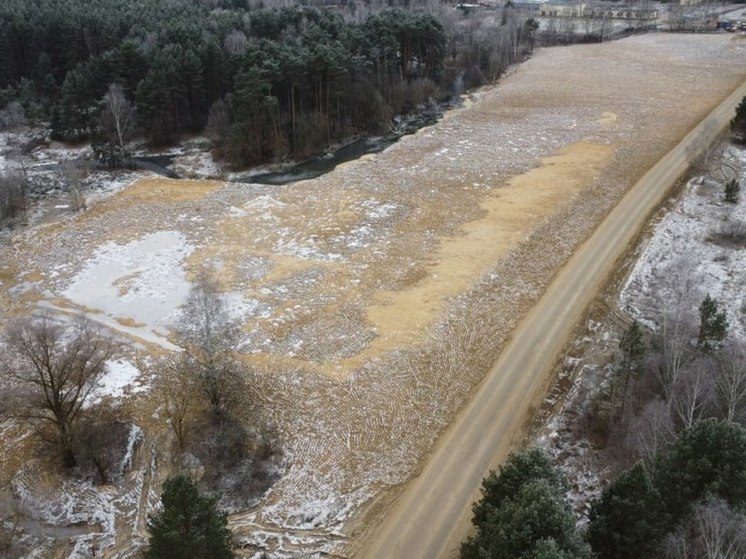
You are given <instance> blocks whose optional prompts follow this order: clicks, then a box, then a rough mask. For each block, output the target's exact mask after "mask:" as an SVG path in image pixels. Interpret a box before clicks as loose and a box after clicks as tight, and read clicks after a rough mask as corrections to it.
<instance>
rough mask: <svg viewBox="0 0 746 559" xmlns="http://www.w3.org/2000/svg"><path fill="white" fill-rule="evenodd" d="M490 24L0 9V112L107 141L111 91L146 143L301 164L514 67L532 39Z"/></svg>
mask: <svg viewBox="0 0 746 559" xmlns="http://www.w3.org/2000/svg"><path fill="white" fill-rule="evenodd" d="M352 11H354V10H352ZM348 16H349V14H348ZM499 25H500V26H501V27H504V28H505V29H504V30H503V31H504V32H502V33H501V34H500V37H501V38H500V40H499V41H493V40H491V39H485V41H482V42H483V43H485V44H487V43H490V44H491V43H494V45H493V46H490V47H489V48H485V46H484V44H478V45H477V44H475V43H476V42H475V41H474V39H473V38H472V37H471V36H470V35H469V34H468V33H467V34H464V33H463V32H460V31H459V32H457V31H453V32H448V33H447V32H446V30H445V29H444V26H443V25H442V24H441V22H440V21H439V20H438V19H436V18H435V17H434V16H432V15H429V14H427V13H425V12H421V11H409V10H405V9H399V8H386V9H382V10H380V11H377V12H375V13H373V12H371V13H370V15H368V16H367V17H365V18H353V17H347V18H346V19H345V18H343V17H342V15H340V14H338V13H332V12H329V11H325V10H320V9H316V8H310V7H302V6H298V7H284V8H280V9H254V10H252V9H249V7H248V6H247V5H246V2H243V1H240V0H235V1H230V0H216V1H211V2H199V1H197V0H175V1H173V2H159V1H155V0H138V1H135V2H118V1H116V0H105V1H101V2H95V3H91V2H84V1H81V0H61V1H60V2H46V1H44V0H33V1H26V0H9V1H7V2H3V3H2V6H0V108H2V107H3V106H6V105H8V104H10V103H12V102H16V101H20V102H21V104H22V105H23V108H24V109H25V111H26V113H27V114H28V115H29V116H30V117H32V118H34V117H35V118H41V119H49V120H50V121H51V126H52V132H53V135H54V136H55V137H56V138H59V139H62V140H82V139H88V138H92V139H94V140H96V141H98V142H108V143H109V144H111V143H112V140H111V137H110V136H111V135H110V134H109V135H107V134H106V133H105V131H102V130H101V128H102V126H101V119H102V112H105V111H106V110H107V107H110V106H111V103H110V101H111V99H109V101H108V102H107V100H106V99H105V97H106V96H107V94H109V95H110V94H111V92H112V89H111V88H112V86H113V85H115V86H116V87H117V88H118V89H117V91H119V92H121V94H122V95H123V97H124V101H125V102H126V103H130V104H131V105H132V107H133V109H135V110H136V115H137V118H136V121H137V123H139V125H140V127H141V130H142V131H143V133H144V134H145V136H146V137H147V139H148V140H149V141H150V142H152V143H154V144H164V143H169V142H173V141H175V140H177V139H178V137H179V135H181V134H185V133H187V134H189V133H196V132H200V131H202V130H203V129H205V127H207V129H208V131H209V133H210V135H211V137H212V138H213V140H214V145H215V148H216V152H217V155H218V156H220V157H222V158H224V159H225V160H227V161H228V162H229V163H231V164H234V165H236V166H238V165H246V164H251V163H254V162H257V161H265V160H267V159H272V158H281V157H284V156H287V155H293V156H303V155H306V154H308V153H309V152H311V151H314V150H318V149H319V147H320V146H323V145H327V144H329V143H331V142H334V141H338V140H341V139H343V138H345V137H349V136H351V135H354V134H359V133H366V132H372V131H377V130H381V129H382V128H384V127H385V126H387V124H388V123H389V122H390V119H391V117H392V115H394V114H398V113H402V112H406V111H408V110H411V109H412V108H413V107H414V106H416V105H417V104H420V103H422V102H423V101H425V100H427V99H428V98H429V97H431V96H437V95H439V94H442V93H443V92H448V91H450V90H451V89H452V87H453V85H454V83H455V82H457V81H458V82H459V83H461V81H463V77H464V74H465V73H467V71H468V72H471V74H474V73H475V72H476V73H478V74H482V75H485V76H490V77H495V75H494V74H495V73H496V69H497V73H498V74H499V72H500V71H502V70H504V67H505V66H506V65H507V63H510V62H513V61H514V60H516V59H518V58H520V57H522V56H526V55H527V53H528V51H529V49H530V43H531V41H532V33H533V30H534V29H535V28H534V27H531V26H524V25H522V24H521V22H517V21H516V17H515V15H514V12H513V11H512V10H510V13H508V14H503V16H502V21H501V22H500V24H499ZM452 27H454V29H455V27H458V26H452ZM462 27H463V26H462ZM493 39H494V37H493ZM498 43H499V47H500V50H501V52H502V54H501V55H500V56H496V55H495V52H494V50H495V48H497V45H498ZM465 53H466V54H465ZM447 54H448V55H449V56H446V55H447ZM475 55H476V56H475ZM459 63H464V64H465V66H464V67H462V68H457V69H456V70H455V71H454V70H453V67H454V65H457V64H459ZM446 64H450V66H451V70H450V71H445V65H446ZM471 81H475V80H471ZM476 81H479V80H476ZM103 118H104V120H105V121H107V122H111V119H110V118H107V117H106V116H104V117H103ZM120 139H121V137H120Z"/></svg>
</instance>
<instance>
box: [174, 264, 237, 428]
mask: <svg viewBox="0 0 746 559" xmlns="http://www.w3.org/2000/svg"><path fill="white" fill-rule="evenodd" d="M176 334H177V339H178V343H179V345H180V346H181V347H182V348H183V349H184V351H185V352H186V354H187V355H188V356H189V357H190V359H191V360H193V362H194V364H195V366H196V367H197V369H198V372H199V378H200V384H201V386H202V390H203V391H204V393H205V396H206V397H207V400H208V402H209V404H210V408H211V409H212V411H213V413H215V414H216V415H221V414H222V413H224V412H226V411H229V408H230V407H231V405H232V404H233V403H234V402H235V398H236V397H237V396H238V394H237V390H236V388H237V387H239V386H241V384H242V383H241V377H242V371H241V365H240V363H239V362H238V360H237V359H236V357H235V350H236V346H237V345H238V334H239V330H238V325H237V323H236V321H235V320H233V319H232V318H231V316H230V314H229V313H228V308H227V305H226V302H225V298H224V297H223V296H222V294H221V292H220V286H219V284H218V282H217V280H216V279H215V277H214V274H213V272H212V271H211V270H202V271H201V272H200V273H199V275H198V276H197V279H196V281H195V282H194V285H193V286H192V289H191V291H190V293H189V297H188V298H187V301H186V303H185V304H184V310H183V315H182V318H181V320H180V322H179V324H178V325H177V328H176Z"/></svg>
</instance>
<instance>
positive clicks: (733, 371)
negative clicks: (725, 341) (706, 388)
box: [716, 349, 746, 423]
mask: <svg viewBox="0 0 746 559" xmlns="http://www.w3.org/2000/svg"><path fill="white" fill-rule="evenodd" d="M716 388H717V394H718V401H719V404H720V407H721V409H722V410H723V413H724V415H725V420H726V421H728V422H729V423H733V422H735V421H738V420H739V419H740V418H741V416H742V414H743V411H744V407H745V406H746V355H744V353H743V351H741V350H738V349H730V350H728V351H724V352H723V354H722V355H721V356H720V358H719V359H718V375H717V380H716Z"/></svg>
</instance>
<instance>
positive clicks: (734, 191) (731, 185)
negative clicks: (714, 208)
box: [725, 179, 741, 204]
mask: <svg viewBox="0 0 746 559" xmlns="http://www.w3.org/2000/svg"><path fill="white" fill-rule="evenodd" d="M740 193H741V185H740V184H739V183H738V181H737V180H736V179H732V180H729V181H728V182H727V183H725V201H726V202H728V203H729V204H738V197H739V195H740Z"/></svg>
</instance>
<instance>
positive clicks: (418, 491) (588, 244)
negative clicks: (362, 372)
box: [359, 83, 746, 559]
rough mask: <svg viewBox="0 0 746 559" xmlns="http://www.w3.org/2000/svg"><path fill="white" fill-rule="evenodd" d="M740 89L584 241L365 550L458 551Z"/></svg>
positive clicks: (411, 558) (390, 554) (745, 88)
mask: <svg viewBox="0 0 746 559" xmlns="http://www.w3.org/2000/svg"><path fill="white" fill-rule="evenodd" d="M744 95H746V83H745V84H743V85H741V86H740V87H739V88H738V89H736V90H735V91H734V92H733V93H732V94H731V95H730V96H729V97H728V98H727V99H726V100H725V101H723V102H722V103H721V104H720V105H719V106H718V107H717V108H716V109H715V110H714V111H713V112H712V113H711V114H710V115H709V116H708V117H706V118H705V119H704V120H703V121H702V122H701V123H700V124H699V125H698V126H697V127H696V128H694V129H693V130H692V131H691V132H690V133H689V134H687V136H686V137H685V138H684V139H683V140H682V141H681V142H680V143H679V144H678V145H677V146H676V147H675V148H674V149H673V150H672V151H670V152H669V153H668V154H667V155H666V156H665V157H663V159H661V160H660V161H659V162H658V163H657V164H656V165H655V166H654V167H653V168H652V169H651V170H650V171H648V172H647V173H646V174H645V175H644V176H643V177H642V179H640V181H639V182H638V183H637V184H635V185H634V187H632V188H631V189H630V191H629V192H628V193H627V194H626V195H625V197H624V198H623V199H622V200H621V201H620V202H619V204H618V205H617V206H616V207H615V208H614V209H613V210H612V211H611V213H610V214H609V215H608V216H607V217H606V219H605V220H604V221H603V222H602V223H601V224H600V226H599V227H598V228H597V229H596V231H595V232H594V233H593V235H592V236H591V237H590V238H589V239H588V240H586V241H585V242H584V243H583V244H582V245H581V246H580V247H579V249H578V250H577V251H576V252H575V254H574V255H573V257H572V258H571V259H570V261H569V262H568V263H567V264H566V265H565V266H564V268H563V269H562V270H561V271H560V273H559V274H558V275H557V277H556V278H555V280H554V281H553V282H552V284H551V285H550V287H549V288H548V289H547V291H546V293H545V294H544V296H543V297H542V298H541V300H540V301H539V302H538V303H537V305H536V306H535V307H534V308H533V310H532V311H531V312H530V313H529V314H528V316H527V317H526V318H525V319H524V320H523V322H522V323H521V324H520V325H519V327H518V328H517V329H516V331H515V332H514V334H513V337H512V341H511V342H510V343H509V344H508V346H507V347H506V348H505V350H504V351H503V353H502V354H501V356H500V359H499V360H498V361H497V363H496V364H495V365H494V367H493V368H492V369H491V370H490V372H489V373H488V374H487V376H486V377H485V379H484V381H483V382H482V384H481V386H480V388H479V390H478V391H477V393H476V394H475V395H474V397H473V398H472V400H471V401H470V402H469V404H468V405H467V406H466V408H465V409H464V410H462V412H461V413H460V414H459V415H458V417H457V418H456V420H455V421H454V422H453V423H452V425H451V427H450V428H449V429H448V430H447V431H446V433H445V434H444V435H443V437H442V438H441V440H440V441H439V443H438V446H437V448H436V449H435V451H434V452H433V454H432V455H431V457H430V459H429V460H428V462H427V463H426V464H425V466H424V468H423V471H422V473H421V474H420V475H419V476H418V477H417V478H416V479H414V480H412V481H411V482H410V483H409V485H408V487H407V488H406V489H405V490H404V492H403V493H402V494H401V495H400V496H399V498H398V500H397V501H396V502H395V503H394V504H393V506H392V508H391V509H390V510H389V511H387V513H386V515H385V519H384V521H383V523H382V525H381V526H379V527H378V528H377V530H376V531H375V532H374V533H373V534H372V535H371V536H370V537H369V541H368V542H367V545H365V548H364V549H363V550H362V551H361V553H360V554H359V555H360V556H361V557H366V558H370V559H384V558H385V559H418V558H421V559H434V558H437V557H451V556H455V555H456V554H457V552H458V546H459V542H460V541H461V539H462V538H463V537H464V536H465V535H466V533H467V530H468V526H469V521H470V516H471V503H472V502H473V500H474V499H475V498H477V497H478V495H479V486H480V482H481V479H482V478H483V477H484V475H485V474H486V473H487V472H488V470H489V469H490V468H494V467H495V466H496V465H497V464H499V463H500V462H501V461H502V460H504V458H505V457H506V455H507V453H508V452H509V450H510V446H511V442H512V437H513V435H514V433H516V431H517V430H518V429H519V428H520V426H521V424H522V423H523V422H524V421H525V419H526V413H527V411H528V407H529V405H530V403H531V402H532V399H533V398H534V397H535V395H536V391H537V390H538V389H539V388H540V387H542V386H543V385H544V384H545V382H546V381H547V375H548V374H549V372H550V371H551V368H552V367H553V365H554V364H555V362H556V359H557V356H558V355H559V353H560V351H561V350H562V348H563V346H564V345H565V343H566V342H567V339H568V338H569V336H570V334H571V333H572V331H573V329H574V328H575V326H576V324H577V323H578V321H579V320H580V318H581V316H582V314H583V313H584V311H585V309H586V308H587V307H588V305H589V304H590V303H591V302H592V300H593V299H594V297H595V296H596V294H597V293H598V291H599V290H600V289H601V287H602V286H603V285H604V283H605V281H606V279H607V277H608V275H609V273H610V272H611V271H612V270H613V268H614V266H615V264H616V262H617V261H618V259H619V258H620V257H621V256H622V255H623V254H624V252H625V250H626V249H627V247H628V246H629V244H630V243H631V242H632V241H633V240H634V239H635V237H636V236H637V234H638V233H639V231H640V230H641V229H642V227H643V226H644V225H645V223H646V221H647V220H648V219H649V216H650V214H651V213H652V212H653V211H654V210H655V208H656V207H657V206H658V205H659V204H660V203H661V202H662V201H663V200H664V199H665V198H666V196H667V195H668V193H669V191H670V189H671V187H672V186H673V184H674V183H675V182H676V180H677V179H678V178H679V177H680V176H681V175H682V174H683V173H684V172H685V171H686V169H687V167H688V165H689V162H691V161H692V160H694V159H695V158H696V157H697V156H698V155H699V154H701V153H703V152H704V150H706V149H707V148H708V147H709V146H710V145H711V144H712V142H713V141H714V140H715V139H716V138H717V136H718V135H719V134H720V132H722V130H723V129H724V128H725V127H726V126H727V125H728V123H729V121H730V119H731V118H732V116H733V114H734V109H735V107H736V105H737V104H738V103H739V102H740V100H741V99H742V98H743V97H744ZM641 149H643V148H641Z"/></svg>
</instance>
